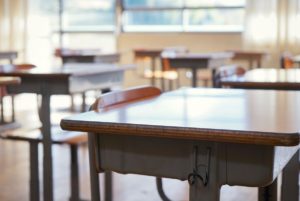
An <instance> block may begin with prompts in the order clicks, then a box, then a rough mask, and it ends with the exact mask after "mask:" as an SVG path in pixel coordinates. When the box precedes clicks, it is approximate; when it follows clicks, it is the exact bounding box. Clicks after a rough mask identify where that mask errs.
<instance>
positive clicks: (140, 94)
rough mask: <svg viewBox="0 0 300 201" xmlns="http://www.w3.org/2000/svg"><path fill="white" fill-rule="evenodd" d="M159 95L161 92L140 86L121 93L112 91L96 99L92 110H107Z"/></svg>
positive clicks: (154, 88) (153, 88)
mask: <svg viewBox="0 0 300 201" xmlns="http://www.w3.org/2000/svg"><path fill="white" fill-rule="evenodd" d="M160 94H161V90H160V89H158V88H156V87H151V86H142V87H136V88H130V89H127V90H122V91H114V92H110V93H107V94H104V95H102V96H100V97H99V98H97V100H96V101H95V103H94V104H93V105H92V109H93V110H100V109H107V108H109V107H112V106H117V105H119V104H126V103H131V102H136V101H139V100H144V99H148V98H153V97H155V96H158V95H160Z"/></svg>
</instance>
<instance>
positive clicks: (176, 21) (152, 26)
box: [124, 10, 182, 31]
mask: <svg viewBox="0 0 300 201" xmlns="http://www.w3.org/2000/svg"><path fill="white" fill-rule="evenodd" d="M124 17H125V20H124V30H126V31H145V30H147V31H168V30H171V31H178V30H179V29H180V28H181V19H182V12H181V11H177V10H166V11H127V12H125V13H124Z"/></svg>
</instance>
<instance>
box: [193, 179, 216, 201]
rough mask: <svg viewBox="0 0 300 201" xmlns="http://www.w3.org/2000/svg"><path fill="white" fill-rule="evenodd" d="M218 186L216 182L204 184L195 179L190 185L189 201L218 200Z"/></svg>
mask: <svg viewBox="0 0 300 201" xmlns="http://www.w3.org/2000/svg"><path fill="white" fill-rule="evenodd" d="M219 200H220V186H219V185H218V184H212V183H210V184H208V185H207V186H204V185H203V184H202V183H201V181H197V182H196V183H195V184H194V185H192V186H190V201H219Z"/></svg>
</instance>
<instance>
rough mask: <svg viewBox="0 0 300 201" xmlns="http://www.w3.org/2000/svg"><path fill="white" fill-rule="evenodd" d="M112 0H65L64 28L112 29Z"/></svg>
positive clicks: (113, 15) (113, 20) (113, 4)
mask: <svg viewBox="0 0 300 201" xmlns="http://www.w3.org/2000/svg"><path fill="white" fill-rule="evenodd" d="M114 6H115V1H114V0H65V1H64V13H63V22H64V23H63V24H64V29H71V30H73V29H80V30H94V29H95V30H97V29H98V30H99V29H100V30H113V28H114V22H115V12H114Z"/></svg>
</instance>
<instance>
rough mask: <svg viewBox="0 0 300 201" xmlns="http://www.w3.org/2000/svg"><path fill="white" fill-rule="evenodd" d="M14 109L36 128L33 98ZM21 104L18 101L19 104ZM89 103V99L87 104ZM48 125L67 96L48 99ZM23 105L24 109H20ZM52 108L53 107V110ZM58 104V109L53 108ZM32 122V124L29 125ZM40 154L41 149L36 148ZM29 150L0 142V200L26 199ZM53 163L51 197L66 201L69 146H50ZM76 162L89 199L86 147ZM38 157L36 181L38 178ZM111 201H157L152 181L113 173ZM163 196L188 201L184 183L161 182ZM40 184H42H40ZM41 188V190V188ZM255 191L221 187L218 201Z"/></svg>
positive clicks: (61, 112) (248, 198) (250, 197)
mask: <svg viewBox="0 0 300 201" xmlns="http://www.w3.org/2000/svg"><path fill="white" fill-rule="evenodd" d="M16 99H17V104H16V110H17V111H18V113H17V120H18V122H21V123H22V125H23V126H24V127H30V128H33V127H35V128H36V127H38V126H39V125H40V124H39V121H38V117H37V113H36V108H37V106H36V104H35V103H36V97H35V96H33V95H18V97H17V98H16ZM21 101H22V102H21ZM91 101H92V100H89V102H91ZM52 103H53V104H52V112H53V113H52V116H51V118H52V122H53V123H54V124H58V123H59V120H60V119H61V118H62V117H63V116H66V115H69V113H67V112H66V111H67V110H66V108H67V107H68V105H69V97H67V96H60V97H54V98H52ZM24 105H26V107H24ZM54 105H55V106H56V107H54ZM57 105H59V107H57ZM32 122H35V123H32ZM39 149H40V153H42V146H41V145H40V147H39ZM28 154H29V147H28V144H27V143H24V142H12V141H3V140H0V171H1V173H0V201H17V200H23V201H26V200H29V197H28V192H29V161H28V160H29V155H28ZM53 160H54V196H55V200H57V201H67V200H68V196H69V194H70V189H69V147H68V146H66V145H53ZM79 161H80V182H81V186H80V187H81V189H80V194H81V197H82V198H83V199H87V200H89V199H90V192H89V188H90V185H89V167H88V152H87V147H86V146H82V147H81V148H80V150H79ZM41 168H42V156H41V155H40V178H42V171H41ZM113 182H114V186H113V197H114V201H159V200H160V198H159V195H158V193H157V191H156V186H155V178H154V177H148V176H139V175H120V174H114V180H113ZM163 182H164V189H165V191H166V194H167V195H168V196H169V197H170V198H171V199H172V200H174V201H187V200H188V184H187V182H182V181H177V180H173V179H164V180H163ZM41 183H42V182H41ZM41 189H42V187H41ZM256 197H257V189H256V188H246V187H229V186H224V187H223V188H222V190H221V200H222V201H239V200H243V201H255V200H257V199H256Z"/></svg>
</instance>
